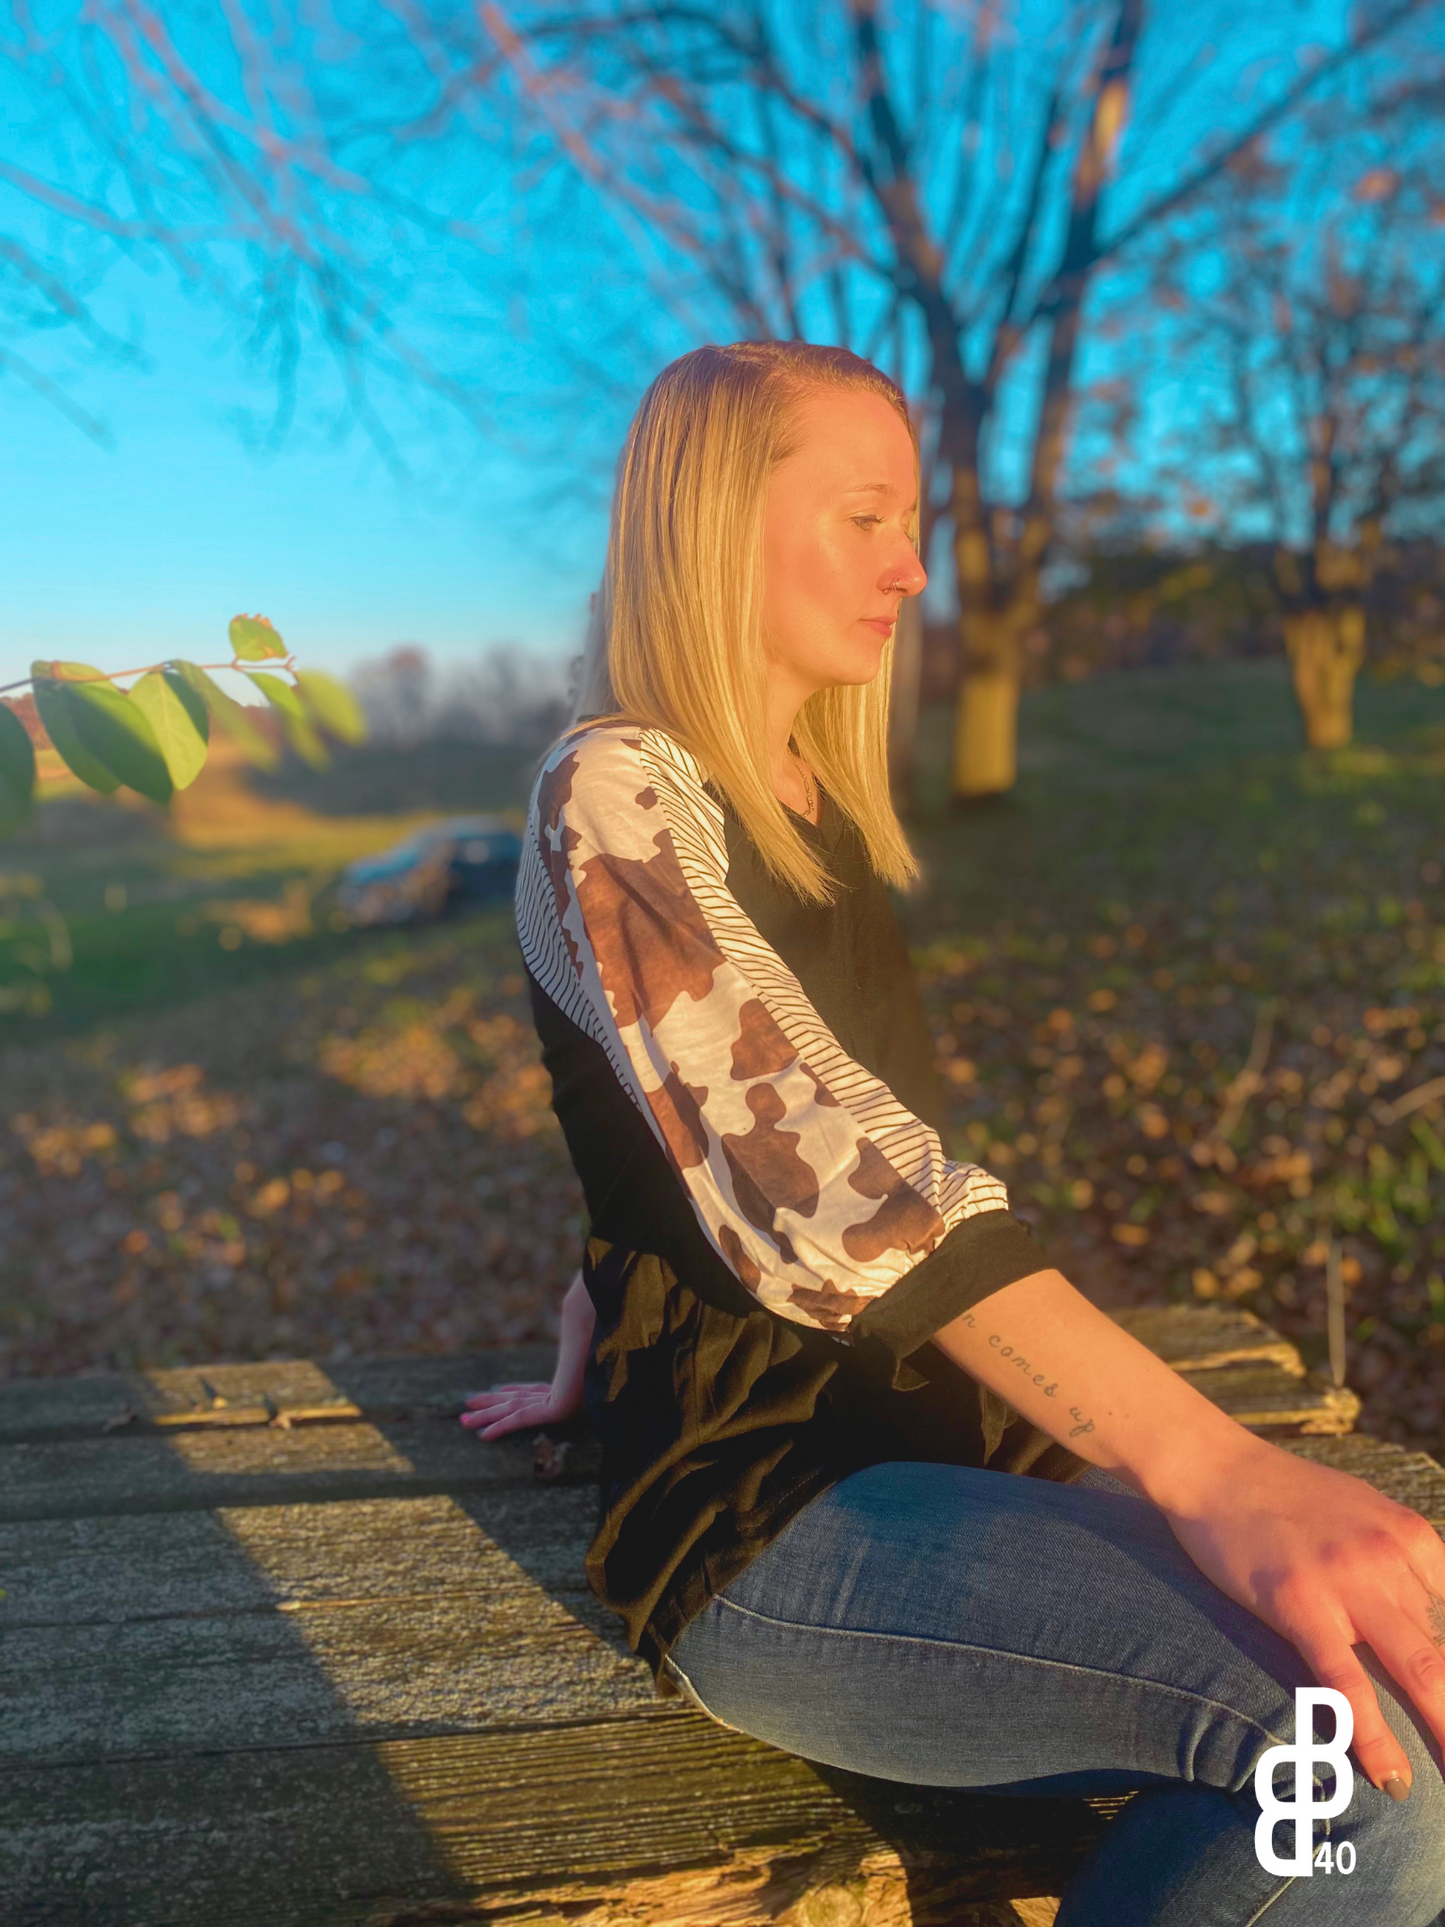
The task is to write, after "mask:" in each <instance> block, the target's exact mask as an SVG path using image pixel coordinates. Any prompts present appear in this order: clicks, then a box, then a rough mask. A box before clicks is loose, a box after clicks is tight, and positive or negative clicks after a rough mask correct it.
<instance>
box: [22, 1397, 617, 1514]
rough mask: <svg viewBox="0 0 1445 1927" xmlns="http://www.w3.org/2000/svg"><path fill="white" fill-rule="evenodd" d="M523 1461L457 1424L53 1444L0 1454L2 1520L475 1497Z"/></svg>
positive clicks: (518, 1471) (516, 1472) (215, 1432)
mask: <svg viewBox="0 0 1445 1927" xmlns="http://www.w3.org/2000/svg"><path fill="white" fill-rule="evenodd" d="M590 1444H591V1442H590V1441H584V1442H583V1449H579V1451H578V1453H577V1454H576V1455H575V1462H576V1466H577V1471H576V1473H575V1475H574V1474H573V1473H572V1472H571V1471H570V1470H569V1477H572V1476H575V1477H577V1478H578V1479H581V1478H583V1477H586V1476H588V1475H589V1474H588V1467H589V1465H591V1464H593V1463H595V1461H592V1460H589V1458H588V1452H587V1449H586V1448H587V1447H590ZM531 1463H532V1447H531V1444H530V1442H529V1441H528V1440H527V1439H526V1438H513V1439H503V1440H499V1441H495V1442H493V1443H492V1444H490V1445H484V1444H482V1443H481V1442H480V1441H479V1440H477V1439H475V1438H474V1437H472V1435H471V1434H470V1433H468V1432H465V1431H463V1430H462V1428H461V1427H460V1426H459V1425H458V1424H457V1423H456V1421H455V1419H431V1420H427V1419H423V1420H420V1421H412V1420H406V1421H402V1422H399V1423H397V1424H395V1425H387V1426H385V1427H380V1426H375V1425H357V1424H338V1425H310V1426H298V1427H296V1428H294V1429H291V1430H285V1431H280V1430H277V1429H275V1428H274V1427H269V1426H267V1427H256V1426H245V1427H241V1428H239V1429H236V1430H229V1429H225V1428H216V1429H212V1428H209V1427H208V1428H204V1429H202V1430H199V1431H194V1432H178V1433H174V1434H172V1435H169V1436H158V1435H153V1434H152V1435H144V1436H140V1437H135V1438H128V1437H126V1436H124V1435H123V1434H114V1435H112V1436H110V1437H108V1438H105V1439H102V1440H95V1439H60V1440H55V1441H51V1442H48V1443H43V1444H23V1445H10V1446H6V1447H5V1448H4V1449H3V1450H0V1521H5V1520H16V1519H76V1518H90V1517H98V1516H102V1515H121V1514H127V1513H130V1514H135V1513H147V1512H176V1511H193V1510H196V1509H206V1508H213V1507H218V1506H242V1505H278V1504H316V1503H322V1502H325V1501H330V1502H333V1503H335V1502H337V1501H342V1500H352V1499H372V1498H389V1497H398V1498H400V1497H407V1496H410V1497H421V1496H423V1495H424V1494H426V1493H428V1492H448V1491H450V1492H483V1491H487V1490H489V1489H491V1488H493V1487H495V1486H498V1485H501V1484H510V1483H515V1482H517V1480H518V1479H526V1480H528V1481H530V1480H531V1478H532V1471H531Z"/></svg>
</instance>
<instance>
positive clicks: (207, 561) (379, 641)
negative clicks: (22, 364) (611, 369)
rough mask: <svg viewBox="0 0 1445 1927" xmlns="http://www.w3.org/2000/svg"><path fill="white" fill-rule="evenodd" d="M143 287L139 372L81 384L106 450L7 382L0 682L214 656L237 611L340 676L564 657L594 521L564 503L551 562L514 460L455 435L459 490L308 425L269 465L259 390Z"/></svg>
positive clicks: (581, 603) (581, 611) (597, 525)
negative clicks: (505, 648) (251, 445)
mask: <svg viewBox="0 0 1445 1927" xmlns="http://www.w3.org/2000/svg"><path fill="white" fill-rule="evenodd" d="M137 292H138V293H139V294H141V295H142V296H143V298H144V308H143V310H142V313H143V317H144V335H143V340H144V343H145V346H146V350H147V354H148V357H149V360H150V363H151V365H150V367H149V368H148V369H144V370H139V371H138V370H136V369H134V368H129V367H124V368H109V367H95V368H93V369H91V370H90V371H89V372H88V373H87V374H86V375H85V377H84V379H83V380H82V381H81V382H80V383H79V384H78V385H77V387H76V389H75V392H76V394H77V395H78V396H79V397H81V398H83V400H84V403H85V405H86V407H87V408H88V409H90V410H91V411H92V412H94V413H95V414H97V415H99V416H100V417H102V418H103V419H104V420H105V421H106V422H107V425H108V426H109V428H110V430H111V434H112V437H113V440H112V443H111V445H110V446H109V447H99V446H97V445H96V443H95V442H94V441H92V440H90V439H88V438H87V437H86V436H85V435H83V434H81V433H80V432H79V430H78V429H76V428H75V427H73V426H72V425H71V424H70V423H69V422H67V421H65V420H64V419H62V418H61V417H60V416H59V415H58V414H57V413H56V411H55V410H54V408H53V407H51V406H50V405H49V404H48V403H47V402H45V401H44V400H42V399H41V398H40V397H39V396H37V395H35V394H33V393H32V391H30V390H29V389H27V388H24V387H22V386H21V385H20V384H19V383H17V382H13V381H10V382H0V438H3V445H4V448H5V451H6V459H5V472H6V476H7V478H8V479H7V483H6V487H5V491H4V493H5V502H4V510H3V516H0V573H3V579H4V582H5V596H4V614H3V617H0V683H8V682H10V681H12V680H13V679H14V678H16V677H18V676H23V675H25V674H26V673H27V672H28V670H29V667H30V663H31V661H32V659H33V658H35V657H37V656H59V657H63V658H67V659H76V660H81V661H91V662H94V663H96V664H97V665H100V666H103V667H107V668H110V667H114V668H120V667H122V666H123V665H122V662H121V661H120V658H122V657H123V658H124V659H125V661H124V666H126V667H129V666H130V662H131V659H132V657H134V658H135V660H136V661H154V660H156V659H158V658H159V657H161V656H164V655H169V654H183V655H188V656H192V657H193V658H198V659H200V660H203V661H211V660H215V659H216V658H217V657H219V656H224V655H225V654H226V653H227V651H226V648H225V643H224V638H225V630H226V624H227V622H228V621H229V619H230V618H231V616H233V615H235V614H237V613H238V612H240V611H241V610H245V611H247V612H257V611H259V612H262V613H265V614H267V615H269V616H270V617H271V619H272V621H273V622H274V623H275V624H276V626H277V627H278V628H279V629H280V630H281V632H282V634H283V635H284V636H285V637H286V639H287V641H288V642H290V643H291V644H292V645H293V647H294V648H295V649H296V650H297V651H298V654H299V655H300V656H301V657H302V659H303V660H304V661H306V662H309V663H311V664H314V665H315V666H317V667H323V666H324V667H328V668H333V669H338V670H344V669H346V668H347V667H349V666H350V665H351V664H353V663H355V662H357V661H359V660H363V659H365V658H367V657H372V656H376V655H378V654H380V653H382V652H383V651H384V650H386V649H388V648H389V647H391V646H392V645H393V644H395V643H397V642H402V641H407V642H420V643H423V644H424V645H425V646H426V647H427V648H429V649H430V650H432V651H433V652H434V653H435V654H436V655H437V656H438V658H441V659H446V658H453V657H464V656H471V655H475V654H477V653H479V652H480V650H481V649H482V648H483V647H485V646H487V645H490V644H493V643H497V642H510V641H516V642H520V643H522V644H524V645H526V646H528V647H530V648H535V649H539V650H541V651H543V652H545V653H548V654H552V653H571V652H572V650H573V648H574V647H575V646H576V641H577V639H578V637H579V636H580V631H581V625H582V622H583V619H584V616H585V608H586V597H587V592H588V587H589V586H590V568H591V563H592V558H593V557H594V556H596V555H599V554H600V547H601V542H602V540H603V524H602V517H601V514H600V512H599V511H598V510H597V509H595V508H589V507H586V506H576V505H573V506H571V507H569V508H568V510H567V511H566V515H565V527H559V528H558V529H557V530H556V532H555V536H554V545H555V547H557V548H560V549H562V550H564V551H565V554H564V556H563V566H561V567H555V566H549V563H548V559H547V555H546V549H547V546H548V544H547V539H546V537H545V535H544V532H543V530H542V529H540V528H533V529H530V530H529V529H528V526H527V523H528V519H529V518H526V517H519V515H518V514H517V512H516V511H517V504H518V497H519V494H520V493H521V492H523V491H524V490H525V489H526V488H527V487H528V486H529V485H530V481H531V476H529V465H528V464H527V463H525V462H524V461H523V460H521V459H520V458H519V457H518V456H517V455H516V454H515V453H513V452H512V451H511V450H510V449H506V450H503V449H501V448H498V449H494V450H490V451H489V450H488V449H487V448H486V447H485V446H482V447H476V448H473V447H470V446H468V447H466V448H465V449H462V444H461V442H460V441H459V440H458V441H457V448H458V450H459V451H460V453H459V456H458V467H459V468H460V470H461V473H460V474H459V476H458V478H457V479H456V480H455V482H454V483H453V485H452V487H451V488H450V489H449V490H444V489H443V487H442V486H441V484H440V483H439V482H438V481H437V479H436V478H433V477H427V478H424V479H422V480H419V481H417V482H416V483H414V484H412V485H407V484H406V483H399V482H397V481H396V480H394V479H393V477H392V476H391V475H390V474H389V473H388V472H387V471H386V470H385V469H384V468H383V467H382V465H381V464H380V462H379V461H378V460H377V459H376V457H375V456H374V454H373V453H372V452H371V451H370V449H369V448H368V446H367V444H366V443H365V440H364V438H362V437H360V436H359V435H356V434H352V435H350V436H348V437H347V438H346V439H345V440H344V441H343V442H341V443H340V444H337V443H336V442H334V441H332V440H331V439H330V438H329V437H327V436H324V435H323V434H321V433H320V432H316V431H313V432H309V433H308V432H306V430H305V429H304V428H303V429H301V430H299V431H297V432H294V433H293V434H292V435H291V436H290V437H289V438H288V441H287V443H286V444H285V445H284V446H283V447H282V449H281V450H280V451H279V453H277V454H274V455H267V454H264V453H254V452H252V451H251V450H249V449H248V447H247V446H246V442H245V439H244V437H243V436H242V435H240V434H238V432H237V428H236V426H235V424H234V421H233V419H232V415H233V411H234V410H235V409H236V408H237V406H238V405H239V404H241V403H243V402H249V403H251V404H253V405H254V406H256V407H257V408H260V409H264V408H265V406H266V405H267V402H268V400H269V393H268V391H267V389H266V388H265V385H264V383H262V382H260V381H258V380H248V379H247V378H246V377H245V375H244V374H243V372H242V371H241V370H240V369H239V368H238V364H237V358H236V356H235V354H234V352H233V351H230V350H229V349H228V348H226V347H225V346H218V345H216V344H217V343H218V339H219V331H218V329H217V326H216V324H215V322H214V320H211V319H208V318H207V317H206V316H205V315H203V314H202V313H200V312H198V310H197V309H196V307H195V306H194V304H192V303H191V302H189V301H188V300H187V299H186V298H185V297H184V296H183V295H181V294H180V293H179V292H178V290H177V289H176V288H175V286H174V284H172V283H169V282H166V281H162V280H159V279H157V280H151V281H148V282H147V283H146V284H145V286H144V288H143V289H140V290H138V291H137ZM137 651H139V654H137V653H136V652H137Z"/></svg>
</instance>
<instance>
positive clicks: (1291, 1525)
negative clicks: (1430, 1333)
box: [935, 1271, 1445, 1800]
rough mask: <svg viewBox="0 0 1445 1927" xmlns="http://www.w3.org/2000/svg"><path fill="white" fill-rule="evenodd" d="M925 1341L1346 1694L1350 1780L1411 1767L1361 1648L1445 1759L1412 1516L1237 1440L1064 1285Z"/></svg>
mask: <svg viewBox="0 0 1445 1927" xmlns="http://www.w3.org/2000/svg"><path fill="white" fill-rule="evenodd" d="M935 1343H936V1344H937V1345H938V1346H939V1348H940V1350H942V1351H943V1352H945V1353H946V1354H947V1355H948V1356H949V1357H950V1358H952V1359H953V1361H954V1363H955V1364H957V1365H961V1366H962V1367H963V1369H964V1370H965V1371H966V1372H969V1373H971V1374H972V1375H973V1377H975V1378H977V1379H981V1380H982V1381H983V1383H984V1384H985V1385H987V1386H989V1387H990V1389H991V1390H993V1391H995V1392H997V1393H999V1395H1000V1396H1001V1397H1003V1398H1005V1399H1007V1400H1008V1402H1009V1404H1010V1405H1012V1406H1013V1407H1014V1408H1015V1409H1016V1410H1017V1411H1019V1412H1021V1413H1023V1415H1024V1416H1025V1417H1026V1418H1029V1419H1032V1420H1033V1422H1034V1423H1035V1424H1036V1425H1038V1426H1041V1427H1042V1428H1043V1429H1044V1430H1045V1431H1046V1432H1048V1433H1049V1434H1050V1435H1051V1436H1052V1437H1053V1438H1056V1439H1059V1440H1060V1441H1062V1442H1063V1443H1064V1444H1065V1445H1068V1446H1071V1447H1072V1448H1073V1449H1074V1450H1075V1451H1076V1452H1078V1453H1079V1454H1080V1456H1081V1457H1083V1458H1086V1459H1088V1460H1089V1462H1090V1463H1091V1464H1093V1465H1097V1466H1102V1467H1103V1468H1104V1470H1105V1471H1108V1472H1112V1473H1113V1474H1114V1475H1115V1476H1116V1477H1117V1478H1121V1479H1123V1480H1124V1481H1125V1482H1126V1483H1127V1484H1129V1485H1132V1486H1133V1487H1134V1488H1135V1490H1136V1491H1138V1492H1140V1493H1141V1494H1142V1495H1143V1496H1144V1497H1145V1498H1146V1499H1152V1500H1153V1502H1154V1504H1155V1505H1157V1506H1158V1507H1159V1508H1160V1510H1161V1511H1162V1512H1163V1514H1164V1516H1165V1518H1166V1519H1167V1520H1168V1521H1169V1525H1170V1529H1171V1530H1172V1532H1173V1534H1174V1536H1175V1538H1176V1539H1177V1540H1178V1541H1179V1543H1180V1545H1181V1546H1182V1547H1183V1548H1184V1550H1185V1552H1187V1553H1188V1555H1189V1557H1190V1558H1191V1559H1192V1560H1193V1561H1194V1564H1195V1565H1196V1566H1197V1567H1198V1568H1199V1570H1200V1571H1201V1572H1202V1573H1203V1574H1204V1575H1205V1577H1206V1578H1208V1579H1211V1580H1213V1582H1214V1584H1215V1585H1216V1586H1218V1588H1219V1589H1220V1591H1221V1592H1224V1593H1227V1594H1228V1595H1229V1597H1230V1598H1231V1599H1233V1600H1235V1601H1237V1603H1238V1604H1239V1605H1241V1606H1244V1607H1246V1608H1247V1609H1248V1611H1250V1612H1252V1613H1253V1614H1254V1615H1255V1617H1256V1618H1258V1619H1262V1620H1263V1621H1264V1623H1265V1624H1266V1625H1267V1626H1272V1627H1273V1628H1274V1630H1275V1631H1276V1632H1277V1633H1280V1634H1282V1635H1283V1637H1284V1638H1285V1639H1287V1640H1289V1642H1290V1644H1291V1645H1292V1646H1294V1647H1295V1648H1296V1649H1297V1650H1298V1651H1299V1652H1300V1653H1301V1654H1302V1655H1303V1657H1304V1659H1305V1661H1306V1663H1307V1664H1308V1665H1309V1666H1310V1668H1311V1670H1312V1671H1313V1673H1314V1675H1315V1677H1316V1679H1317V1680H1318V1681H1319V1683H1320V1684H1321V1686H1332V1687H1334V1688H1335V1689H1336V1690H1337V1691H1339V1692H1341V1693H1343V1694H1344V1696H1345V1698H1346V1699H1347V1700H1348V1701H1349V1703H1350V1706H1351V1709H1352V1710H1353V1712H1354V1716H1355V1738H1354V1751H1355V1756H1356V1758H1357V1759H1358V1760H1359V1762H1360V1765H1361V1766H1362V1767H1363V1768H1364V1770H1365V1772H1366V1773H1367V1774H1368V1775H1369V1777H1370V1779H1371V1780H1372V1781H1373V1782H1374V1784H1375V1785H1376V1786H1377V1787H1379V1788H1381V1789H1382V1790H1383V1791H1385V1792H1388V1793H1390V1794H1391V1795H1392V1796H1393V1797H1394V1798H1395V1799H1397V1800H1402V1799H1404V1798H1406V1797H1407V1795H1408V1793H1409V1789H1410V1764H1409V1761H1408V1760H1407V1759H1406V1757H1405V1753H1404V1750H1403V1748H1402V1747H1401V1745H1400V1742H1399V1741H1398V1740H1397V1739H1396V1738H1395V1736H1394V1734H1393V1733H1392V1732H1391V1731H1390V1729H1389V1727H1388V1726H1387V1725H1386V1724H1385V1720H1384V1717H1383V1715H1382V1714H1381V1712H1380V1707H1379V1702H1378V1701H1377V1700H1376V1698H1375V1689H1374V1687H1373V1686H1372V1685H1371V1683H1370V1678H1369V1674H1368V1673H1367V1672H1366V1671H1365V1668H1364V1667H1363V1666H1362V1665H1361V1663H1360V1659H1359V1655H1358V1654H1357V1653H1356V1652H1355V1650H1354V1649H1355V1647H1356V1646H1358V1645H1361V1644H1368V1645H1369V1646H1371V1647H1372V1648H1373V1649H1374V1652H1375V1655H1376V1657H1377V1658H1378V1660H1379V1661H1380V1664H1381V1665H1382V1666H1383V1667H1384V1669H1385V1671H1386V1672H1387V1673H1389V1674H1390V1675H1391V1677H1392V1678H1393V1679H1395V1680H1396V1681H1398V1683H1399V1685H1400V1686H1401V1687H1402V1688H1403V1689H1404V1692H1405V1694H1406V1695H1407V1696H1408V1698H1409V1699H1411V1700H1413V1701H1414V1703H1415V1705H1416V1706H1417V1707H1418V1709H1419V1711H1420V1714H1421V1716H1422V1718H1423V1719H1424V1720H1425V1722H1426V1723H1427V1725H1428V1726H1429V1727H1430V1728H1431V1730H1432V1731H1433V1733H1434V1734H1435V1737H1436V1739H1437V1740H1438V1741H1439V1742H1440V1744H1441V1745H1442V1746H1445V1656H1442V1655H1445V1546H1442V1545H1441V1543H1440V1540H1439V1539H1438V1538H1437V1537H1436V1535H1435V1532H1434V1530H1433V1529H1432V1527H1431V1526H1429V1525H1428V1524H1427V1523H1426V1521H1425V1520H1424V1519H1422V1518H1421V1517H1420V1516H1419V1514H1418V1513H1415V1512H1412V1511H1410V1510H1409V1508H1408V1507H1406V1506H1402V1505H1397V1504H1396V1503H1395V1501H1394V1500H1393V1499H1388V1498H1386V1497H1385V1495H1384V1494H1383V1493H1382V1492H1377V1491H1376V1490H1375V1489H1374V1487H1373V1486H1371V1485H1367V1484H1366V1483H1365V1481H1364V1480H1363V1479H1357V1478H1353V1477H1351V1476H1350V1474H1348V1473H1346V1472H1336V1471H1334V1470H1332V1469H1331V1468H1330V1467H1328V1466H1324V1465H1312V1464H1311V1463H1310V1462H1309V1460H1307V1459H1301V1458H1296V1457H1295V1456H1294V1454H1293V1453H1290V1452H1286V1451H1283V1450H1282V1449H1281V1448H1280V1447H1279V1446H1277V1445H1271V1444H1269V1443H1268V1442H1267V1441H1265V1440H1264V1439H1260V1438H1256V1437H1255V1436H1254V1434H1253V1433H1251V1432H1247V1431H1246V1430H1245V1429H1244V1427H1243V1426H1242V1425H1239V1424H1237V1423H1236V1421H1235V1420H1234V1419H1232V1418H1229V1417H1227V1416H1226V1415H1225V1414H1224V1413H1223V1412H1221V1411H1220V1410H1219V1408H1218V1407H1217V1406H1215V1405H1212V1404H1211V1403H1210V1402H1209V1400H1208V1399H1206V1398H1205V1397H1204V1395H1203V1393H1201V1392H1199V1391H1197V1390H1196V1389H1195V1388H1194V1387H1193V1386H1192V1385H1189V1384H1188V1383H1187V1382H1186V1381H1185V1380H1184V1379H1182V1378H1181V1377H1180V1376H1179V1375H1178V1373H1177V1372H1174V1371H1171V1370H1170V1368H1169V1367H1168V1366H1167V1365H1165V1364H1164V1363H1163V1362H1162V1361H1161V1360H1159V1359H1158V1358H1156V1357H1155V1356H1154V1354H1153V1353H1152V1352H1150V1351H1148V1350H1146V1349H1145V1347H1144V1346H1143V1345H1141V1344H1140V1343H1139V1342H1138V1340H1137V1339H1135V1338H1132V1337H1131V1336H1130V1335H1129V1333H1127V1332H1126V1331H1124V1330H1123V1328H1122V1327H1121V1326H1119V1325H1116V1324H1115V1323H1114V1321H1113V1320H1112V1319H1111V1318H1108V1317H1106V1316H1105V1314H1104V1313H1103V1312H1101V1311H1099V1310H1098V1309H1097V1308H1096V1307H1095V1306H1093V1305H1091V1304H1090V1303H1089V1301H1088V1300H1087V1299H1086V1298H1084V1297H1083V1296H1082V1294H1081V1293H1079V1292H1077V1291H1076V1290H1075V1289H1074V1287H1073V1286H1072V1285H1071V1284H1070V1283H1069V1281H1068V1280H1067V1279H1066V1278H1065V1277H1064V1276H1063V1274H1062V1273H1061V1272H1058V1271H1039V1272H1035V1273H1034V1274H1033V1275H1032V1276H1031V1277H1028V1278H1020V1279H1018V1280H1017V1281H1016V1282H1015V1283H1014V1284H1011V1285H1006V1286H1005V1287H1004V1288H1003V1289H1002V1290H1001V1291H996V1292H994V1293H993V1294H992V1295H991V1296H990V1297H988V1298H985V1299H983V1300H981V1301H980V1303H978V1304H977V1305H975V1306H974V1308H973V1310H972V1311H967V1312H964V1313H963V1314H962V1316H961V1317H958V1318H955V1319H954V1320H953V1322H952V1323H951V1324H948V1325H945V1326H944V1328H943V1329H942V1331H940V1332H939V1333H938V1335H937V1338H936V1340H935Z"/></svg>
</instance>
